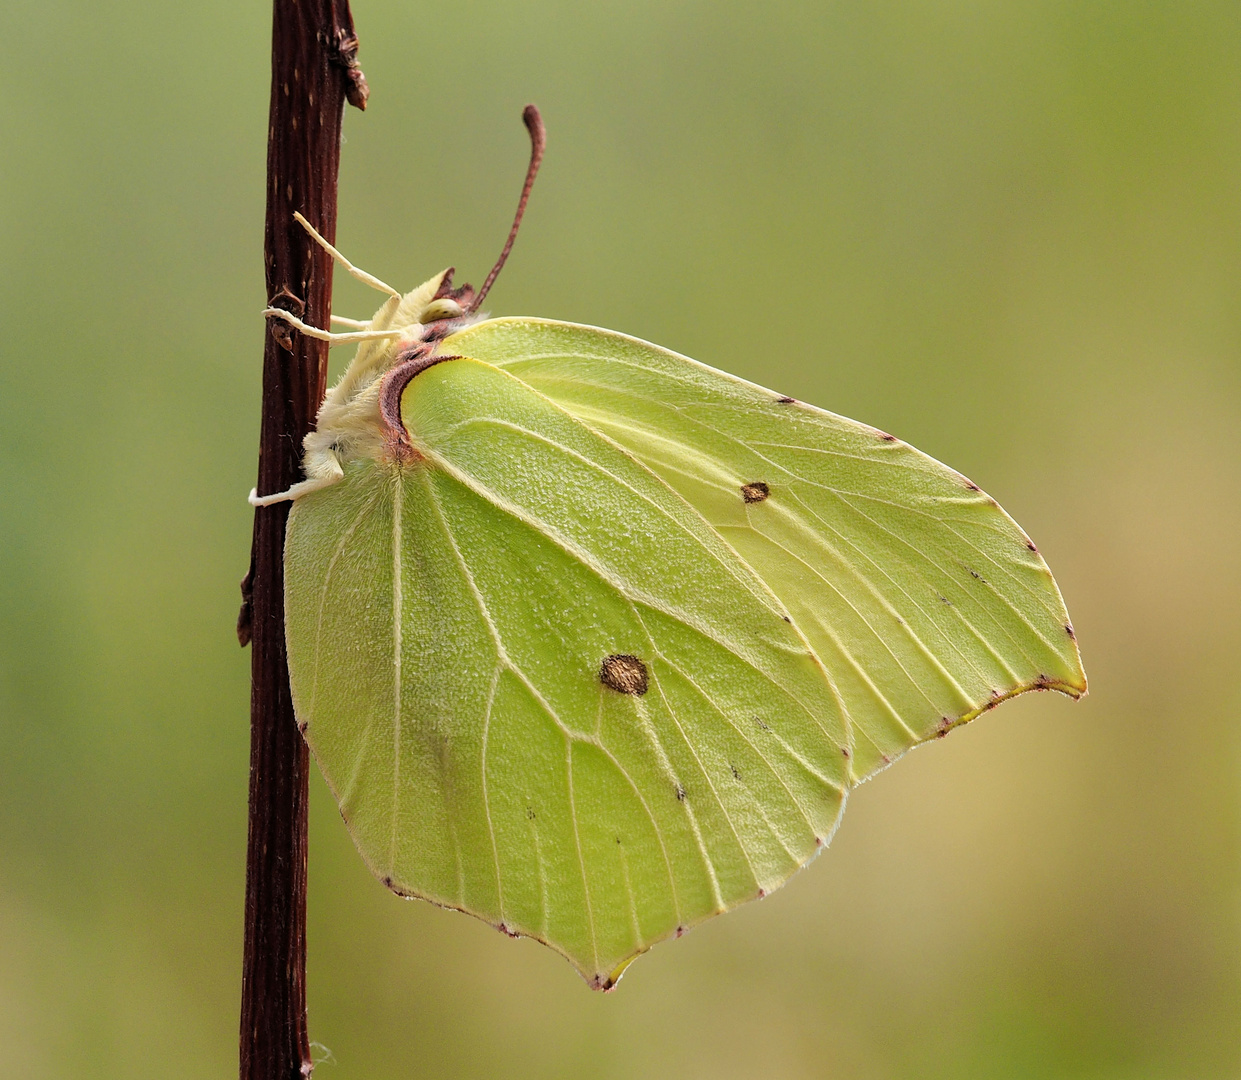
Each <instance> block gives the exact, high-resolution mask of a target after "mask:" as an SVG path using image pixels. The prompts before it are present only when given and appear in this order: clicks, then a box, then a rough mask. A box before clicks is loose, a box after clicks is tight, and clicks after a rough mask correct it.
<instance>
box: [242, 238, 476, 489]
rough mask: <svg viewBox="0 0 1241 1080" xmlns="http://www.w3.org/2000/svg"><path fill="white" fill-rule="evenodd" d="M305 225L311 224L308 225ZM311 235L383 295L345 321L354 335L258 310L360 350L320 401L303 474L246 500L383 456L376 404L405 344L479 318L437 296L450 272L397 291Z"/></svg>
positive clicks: (317, 481) (319, 482) (337, 476)
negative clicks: (365, 312)
mask: <svg viewBox="0 0 1241 1080" xmlns="http://www.w3.org/2000/svg"><path fill="white" fill-rule="evenodd" d="M306 227H307V229H308V230H309V226H306ZM311 231H312V230H311ZM312 235H315V237H316V239H318V240H320V242H321V243H322V244H323V246H324V247H326V248H328V250H329V251H330V252H331V254H332V255H333V256H334V257H335V258H336V259H337V260H338V261H339V262H341V263H342V265H344V266H345V268H346V269H347V270H349V272H350V273H352V274H353V275H354V276H355V277H358V278H360V279H361V280H364V281H366V282H367V284H371V285H373V286H375V287H377V288H381V289H382V290H383V291H385V292H388V293H389V296H388V299H387V300H386V301H385V302H384V304H383V305H382V306H381V307H380V308H379V310H378V311H376V312H375V314H374V315H373V316H372V317H371V318H370V319H369V320H368V321H367V322H364V323H354V322H352V321H350V323H349V325H351V326H358V327H359V328H360V329H359V330H358V331H356V332H354V333H346V334H333V333H330V332H328V331H324V330H319V329H317V328H315V327H310V326H307V325H306V324H305V323H303V322H302V321H301V320H300V319H297V318H296V317H295V316H293V315H292V314H290V313H289V312H286V311H283V310H281V309H279V308H268V309H267V311H266V312H264V314H267V315H271V316H274V317H276V318H279V319H282V320H283V321H284V322H286V323H288V324H290V325H291V326H293V327H295V328H296V329H297V330H299V331H301V332H302V333H304V334H309V335H310V336H312V337H316V338H319V339H320V340H326V341H328V342H329V344H341V343H344V342H348V341H357V342H358V351H357V352H356V353H355V354H354V357H353V359H352V360H351V361H350V362H349V366H348V367H347V368H346V369H345V373H344V374H343V375H342V376H341V377H340V380H339V381H338V382H337V383H336V385H335V386H333V387H332V388H331V389H330V390H329V391H328V392H327V396H326V397H325V398H324V399H323V404H322V405H320V406H319V413H318V416H317V417H316V419H315V429H314V430H313V431H311V432H309V433H308V434H307V435H306V438H305V440H304V441H303V443H302V448H303V454H302V471H303V472H304V473H305V474H306V479H305V480H303V481H301V482H300V483H297V484H294V485H293V486H292V487H290V488H288V489H287V490H286V491H281V492H277V493H276V494H273V495H263V496H260V495H258V494H257V492H256V491H251V492H250V500H249V501H250V504H251V505H252V506H270V505H272V504H273V503H278V502H285V501H291V500H293V499H297V498H300V497H301V496H302V495H307V494H309V493H310V492H312V491H318V490H320V489H322V488H325V487H330V486H331V485H332V484H335V483H337V482H339V481H340V480H341V479H342V478H343V477H344V466H345V465H346V464H348V463H349V462H350V461H353V460H355V459H357V458H372V459H374V460H380V459H382V457H383V448H384V445H385V441H386V438H387V431H386V429H385V427H384V423H383V418H382V416H381V415H380V408H379V394H380V386H381V383H382V381H383V376H384V375H385V374H387V373H388V372H389V371H391V370H392V368H393V367H395V366H396V364H397V363H398V361H399V360H400V359H401V358H402V357H403V356H407V355H408V354H409V353H410V351H411V349H414V348H417V347H419V346H425V347H426V348H428V349H429V351H430V352H431V353H434V352H435V350H436V349H437V348H438V347H439V340H440V339H441V338H443V337H445V336H447V335H446V333H445V332H444V331H445V328H446V327H447V328H448V329H449V331H450V332H452V331H456V330H459V329H462V328H463V327H466V326H469V325H471V324H472V323H475V322H478V321H479V319H480V318H482V316H480V315H478V314H476V313H474V312H470V311H466V310H464V309H463V308H462V306H461V305H460V304H459V303H458V302H457V301H456V300H454V299H452V298H451V297H437V295H436V294H437V293H438V292H439V291H440V287H441V285H442V284H443V283H444V278H445V275H446V274H447V273H448V271H446V270H445V271H441V272H440V273H438V274H436V275H435V276H434V277H432V278H430V279H429V280H427V281H424V282H423V283H422V284H421V285H419V286H418V287H417V288H416V289H413V290H411V291H410V292H407V293H405V294H404V295H403V296H402V295H401V294H400V293H398V292H396V290H394V289H391V288H390V287H389V286H386V285H384V284H383V283H382V282H380V281H379V280H378V279H377V278H374V277H372V276H371V275H370V274H366V273H365V271H361V270H357V269H356V268H355V267H354V266H353V265H352V264H351V263H349V262H348V261H347V260H345V259H344V257H343V256H341V255H340V254H339V252H337V251H336V250H335V249H334V248H332V247H331V246H330V245H328V244H327V243H326V241H323V240H322V239H321V238H319V237H318V236H317V234H314V233H313V231H312ZM342 321H343V320H342ZM432 328H434V329H435V331H436V334H435V338H434V340H432V341H430V342H428V337H429V336H430V333H431V330H432Z"/></svg>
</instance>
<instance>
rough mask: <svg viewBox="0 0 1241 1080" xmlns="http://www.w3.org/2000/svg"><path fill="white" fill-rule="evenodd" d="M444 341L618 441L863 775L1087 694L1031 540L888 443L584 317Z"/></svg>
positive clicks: (995, 508)
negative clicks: (729, 552) (988, 721)
mask: <svg viewBox="0 0 1241 1080" xmlns="http://www.w3.org/2000/svg"><path fill="white" fill-rule="evenodd" d="M445 349H446V350H451V351H453V352H468V353H469V354H470V355H471V356H475V357H478V358H479V359H481V360H485V361H487V362H488V363H490V364H494V365H496V366H498V367H500V368H502V369H503V370H505V371H507V372H509V373H510V374H512V375H514V376H515V377H517V378H518V379H520V380H521V381H522V382H523V383H525V384H526V385H527V386H529V387H531V388H532V389H533V390H536V391H538V392H539V393H540V394H543V395H544V396H545V397H546V398H547V399H548V400H550V401H552V402H554V403H555V404H556V405H557V406H559V407H561V408H563V409H564V410H566V411H567V412H568V413H570V414H571V415H572V416H574V417H575V418H577V419H578V420H580V421H581V422H582V423H583V424H585V425H586V426H587V427H589V428H590V429H591V430H592V431H595V432H597V433H599V434H600V435H602V436H604V437H605V438H607V439H609V440H611V441H613V442H614V443H615V444H616V445H617V446H619V447H622V448H624V450H626V451H627V452H628V453H629V454H631V455H632V456H633V457H634V458H636V459H637V460H638V461H640V462H641V463H642V464H643V465H645V466H646V467H648V468H649V469H650V470H652V471H653V472H654V473H656V474H657V475H658V476H659V477H660V478H662V479H663V480H664V481H665V482H666V483H667V484H668V485H670V486H671V487H672V488H673V489H675V490H676V491H677V492H678V493H679V494H680V495H682V496H683V497H684V498H685V499H686V500H687V501H688V502H689V503H690V504H691V505H692V506H693V507H694V508H695V509H696V510H697V511H698V512H699V513H700V514H701V515H702V516H703V518H704V519H705V520H706V521H707V522H708V523H709V524H710V525H711V527H712V528H713V529H714V531H715V532H716V533H717V534H718V535H719V536H720V537H721V538H722V539H723V540H724V541H725V542H726V543H727V544H728V545H729V546H730V547H731V548H732V549H733V550H734V551H736V552H737V553H738V555H739V556H740V557H741V558H742V559H743V560H744V561H745V562H746V563H747V564H748V565H749V566H750V567H752V568H753V569H754V571H755V572H756V573H757V574H758V576H759V577H760V578H761V579H762V580H763V581H764V582H765V583H766V584H767V585H768V586H769V587H770V589H771V590H772V591H773V592H774V593H775V595H776V596H778V597H779V599H780V600H781V602H782V603H783V604H784V606H785V608H786V609H787V611H788V612H789V613H790V614H791V616H792V618H793V620H794V623H795V624H796V626H797V627H798V628H799V629H800V630H801V631H802V632H803V634H804V635H805V637H806V638H807V639H808V641H809V642H810V644H811V645H812V647H813V649H814V651H815V653H816V655H817V656H818V657H819V659H820V660H821V661H822V663H823V665H824V666H825V668H826V669H827V671H828V673H829V676H830V678H831V680H832V682H833V684H834V686H835V688H836V690H837V692H838V694H839V697H840V699H841V701H842V702H843V706H844V709H845V712H846V714H847V718H848V721H849V724H850V727H851V733H852V747H853V751H854V753H853V759H852V775H853V778H854V779H855V780H858V781H860V780H864V779H866V777H867V776H869V775H871V774H872V773H873V772H874V771H876V770H877V769H879V768H882V767H883V766H884V765H885V764H887V763H888V762H889V761H891V760H892V759H893V758H895V757H896V756H897V755H899V754H900V753H902V752H904V751H905V750H907V749H909V748H910V747H911V746H914V745H916V744H918V743H919V742H922V741H924V740H926V739H928V738H931V737H934V736H936V735H941V734H943V733H945V732H946V731H948V730H949V729H950V728H951V727H953V726H955V725H956V724H959V723H963V722H964V721H967V720H970V719H972V718H973V717H975V716H977V715H978V714H979V713H980V712H981V711H983V710H985V709H987V708H989V707H990V706H992V705H994V704H996V703H997V702H999V701H1001V700H1003V699H1005V698H1007V697H1011V696H1013V695H1014V694H1017V693H1021V692H1022V691H1025V690H1031V689H1054V690H1060V691H1063V692H1064V693H1067V694H1070V695H1072V696H1074V697H1076V696H1079V695H1080V694H1082V693H1083V692H1084V691H1085V687H1086V681H1085V676H1084V674H1083V672H1082V667H1081V661H1080V657H1079V655H1078V651H1077V646H1076V642H1075V640H1074V637H1073V631H1072V628H1071V626H1070V624H1069V621H1068V616H1067V614H1066V612H1065V607H1064V603H1063V601H1062V599H1061V597H1060V593H1059V591H1058V589H1057V587H1056V584H1055V582H1054V580H1053V579H1052V576H1051V572H1050V570H1049V569H1048V568H1047V565H1046V563H1045V562H1044V561H1043V559H1042V557H1041V556H1040V555H1039V554H1038V552H1037V550H1036V549H1035V547H1034V545H1033V543H1031V542H1030V540H1029V538H1028V537H1027V536H1026V535H1025V533H1023V532H1022V530H1021V529H1020V528H1019V527H1018V526H1017V524H1016V523H1015V522H1014V521H1013V520H1012V519H1011V518H1010V517H1009V516H1008V515H1007V514H1005V512H1004V511H1003V510H1002V509H1001V508H1000V507H999V505H998V504H997V503H996V502H995V500H994V499H992V498H990V497H989V496H988V495H986V494H985V493H983V492H982V491H980V490H979V489H978V488H977V486H975V485H974V484H973V483H971V482H970V481H969V480H967V479H966V478H965V477H963V476H961V475H960V474H959V473H957V472H954V471H953V470H952V469H949V468H948V467H946V466H944V465H942V464H941V463H939V462H938V461H935V460H934V459H932V458H930V457H928V456H927V455H925V454H923V453H921V452H920V451H918V450H915V449H914V448H913V447H910V446H908V445H906V444H905V443H902V442H900V441H899V440H896V439H894V438H893V437H892V436H891V435H888V434H886V433H884V432H881V431H878V430H876V429H875V428H871V427H867V426H866V425H864V424H859V423H856V422H854V421H852V420H847V419H844V418H843V417H839V416H835V415H833V414H831V413H827V412H824V411H822V410H820V409H816V408H814V407H812V406H809V405H806V404H803V403H801V402H796V401H793V400H791V399H789V398H785V397H782V396H780V395H778V394H776V393H773V392H772V391H770V390H766V389H764V388H762V387H759V386H755V385H754V384H752V383H747V382H745V381H743V380H741V379H737V378H734V377H732V376H729V375H726V374H724V373H722V372H719V371H715V370H714V369H712V368H709V367H706V366H705V365H702V364H699V363H697V362H695V361H693V360H689V359H687V358H685V357H682V356H678V355H677V354H675V353H671V352H668V351H667V350H664V349H660V348H658V347H656V346H653V345H649V344H647V343H645V342H642V341H638V340H636V339H633V338H629V337H626V336H624V335H621V334H616V333H613V332H611V331H605V330H599V329H596V328H594V327H584V326H575V325H571V324H567V323H559V322H551V321H546V320H535V319H496V320H490V321H487V322H484V323H481V324H478V325H477V326H475V327H472V328H470V329H467V330H465V331H462V332H461V333H459V334H457V335H455V336H454V337H452V338H451V339H449V340H448V341H447V342H445Z"/></svg>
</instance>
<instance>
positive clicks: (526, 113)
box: [469, 105, 547, 311]
mask: <svg viewBox="0 0 1241 1080" xmlns="http://www.w3.org/2000/svg"><path fill="white" fill-rule="evenodd" d="M521 120H522V123H523V124H525V125H526V130H527V131H529V132H530V167H529V168H528V169H527V170H526V182H525V184H524V185H523V186H522V189H521V198H520V199H519V200H518V201H517V215H516V216H515V217H514V218H513V227H512V228H511V229H510V230H509V234H508V240H507V241H505V244H504V250H503V251H501V252H500V257H499V258H498V259H496V264H495V266H493V267H492V268H491V273H490V274H488V275H487V280H486V281H484V282H483V287H482V288H481V289H479V290H478V295H477V296H475V297H474V301H473V303H471V304H470V307H469V310H470V311H477V310H478V306H479V304H481V303H482V302H483V297H484V296H486V295H487V292H488V290H489V289H490V288H491V286H492V284H493V283H494V282H495V280H496V278H497V277H499V276H500V271H501V270H503V269H504V262H505V260H506V259H507V258H508V253H509V252H510V251H512V250H513V241H514V240H516V239H517V230H518V229H519V228H521V218H522V215H523V214H525V212H526V203H527V202H528V201H529V199H530V189H531V188H532V187H534V178H535V177H536V176H538V174H539V164H540V162H542V160H543V148H544V147H545V146H546V145H547V129H546V128H544V127H543V117H541V116H540V115H539V110H538V109H537V108H536V107H535V106H534V105H527V106H526V107H525V109H523V110H522V113H521Z"/></svg>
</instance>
